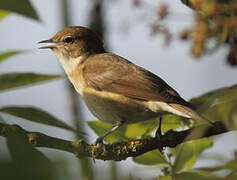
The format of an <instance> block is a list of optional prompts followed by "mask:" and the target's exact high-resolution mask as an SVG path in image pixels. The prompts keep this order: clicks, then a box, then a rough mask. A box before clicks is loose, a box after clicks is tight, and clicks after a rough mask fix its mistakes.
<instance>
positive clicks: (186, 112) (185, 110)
mask: <svg viewBox="0 0 237 180" xmlns="http://www.w3.org/2000/svg"><path fill="white" fill-rule="evenodd" d="M169 105H170V106H171V107H172V108H174V109H175V110H177V111H179V112H182V114H181V116H183V117H186V118H191V119H194V120H200V121H203V122H204V123H206V124H209V125H211V126H212V123H211V121H209V120H207V119H206V118H204V117H203V116H201V115H199V114H198V113H197V112H196V111H194V110H193V109H191V108H189V107H187V106H183V105H180V104H169Z"/></svg>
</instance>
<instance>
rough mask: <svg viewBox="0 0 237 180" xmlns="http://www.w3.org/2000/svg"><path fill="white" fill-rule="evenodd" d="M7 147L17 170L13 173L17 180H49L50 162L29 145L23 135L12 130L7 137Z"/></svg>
mask: <svg viewBox="0 0 237 180" xmlns="http://www.w3.org/2000/svg"><path fill="white" fill-rule="evenodd" d="M12 128H17V127H12ZM7 146H8V149H9V152H10V155H11V157H12V159H13V162H14V166H15V168H16V169H17V170H18V171H15V172H13V173H17V174H18V179H36V180H40V179H46V180H49V179H51V177H52V164H51V162H50V161H49V160H48V158H46V157H45V156H44V155H43V154H42V153H41V152H40V151H38V150H36V149H34V148H33V147H32V145H31V144H29V142H28V139H27V137H26V136H25V135H23V134H21V133H19V132H17V131H15V130H14V129H13V131H12V132H11V135H9V136H8V137H7Z"/></svg>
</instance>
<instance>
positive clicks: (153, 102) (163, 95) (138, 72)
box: [39, 26, 211, 144]
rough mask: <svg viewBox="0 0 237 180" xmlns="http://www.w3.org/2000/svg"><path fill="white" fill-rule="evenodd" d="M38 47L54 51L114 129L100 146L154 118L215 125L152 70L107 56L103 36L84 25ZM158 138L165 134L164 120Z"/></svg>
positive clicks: (95, 112)
mask: <svg viewBox="0 0 237 180" xmlns="http://www.w3.org/2000/svg"><path fill="white" fill-rule="evenodd" d="M39 43H50V45H46V46H42V47H39V48H40V49H51V50H52V51H53V52H54V53H55V54H56V56H57V57H58V59H59V61H60V62H61V64H62V66H63V68H64V70H65V72H66V74H67V76H68V78H69V80H70V81H71V83H72V84H73V86H74V87H75V90H76V91H77V92H78V93H79V94H80V96H81V97H82V99H83V100H84V102H85V104H86V105H87V107H88V109H89V110H90V111H91V112H92V114H93V115H94V116H95V117H96V118H98V119H99V120H100V121H103V122H105V123H110V124H112V128H111V129H110V130H109V131H107V132H106V133H105V134H104V135H102V136H100V137H98V138H97V139H96V141H95V144H103V139H104V138H105V137H106V136H108V135H109V134H111V133H112V132H113V131H115V130H116V129H118V128H119V127H121V126H122V125H126V124H132V123H137V122H143V121H148V120H151V119H153V118H155V117H162V116H163V115H165V114H175V115H178V116H182V117H185V118H189V119H194V120H200V121H203V122H205V123H207V124H209V125H211V122H210V121H209V120H207V119H205V118H204V117H202V116H201V115H200V114H198V113H197V112H196V111H195V110H194V108H193V106H192V105H191V104H190V103H188V102H187V101H185V100H184V99H183V98H182V97H181V96H180V95H179V94H178V93H177V92H176V91H175V90H174V89H173V88H172V87H170V86H169V85H168V84H167V83H166V82H165V81H164V80H162V79H161V78H160V77H158V76H157V75H155V74H153V73H152V72H150V71H148V70H146V69H144V68H142V67H140V66H137V65H135V64H134V63H132V62H131V61H129V60H127V59H125V58H123V57H121V56H119V55H116V54H113V53H109V52H106V51H105V49H104V47H103V42H102V40H101V39H100V37H99V36H98V35H97V34H96V33H95V32H93V31H92V30H90V29H89V28H86V27H82V26H70V27H66V28H64V29H63V30H61V31H59V32H58V33H56V34H55V35H54V36H53V37H52V38H50V39H48V40H44V41H40V42H39ZM159 124H160V125H159V128H158V130H157V132H156V136H157V137H158V138H159V137H160V135H161V129H160V127H161V120H160V123H159Z"/></svg>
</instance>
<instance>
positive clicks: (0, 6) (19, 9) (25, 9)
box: [0, 0, 39, 20]
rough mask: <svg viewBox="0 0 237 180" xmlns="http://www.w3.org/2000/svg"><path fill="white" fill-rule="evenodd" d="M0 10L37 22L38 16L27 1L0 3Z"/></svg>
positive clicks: (16, 0) (15, 0) (17, 0)
mask: <svg viewBox="0 0 237 180" xmlns="http://www.w3.org/2000/svg"><path fill="white" fill-rule="evenodd" d="M0 10H6V11H11V12H15V13H18V14H21V15H23V16H26V17H30V18H32V19H34V20H39V16H38V15H37V12H36V11H35V9H34V8H33V6H32V5H31V3H30V1H29V0H20V1H19V0H6V1H0Z"/></svg>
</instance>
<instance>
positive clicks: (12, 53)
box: [0, 11, 22, 62]
mask: <svg viewBox="0 0 237 180" xmlns="http://www.w3.org/2000/svg"><path fill="white" fill-rule="evenodd" d="M0 13H1V11H0ZM0 16H1V14H0ZM20 53H22V51H8V52H1V53H0V62H2V61H4V60H6V59H8V58H10V57H12V56H15V55H17V54H20Z"/></svg>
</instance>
